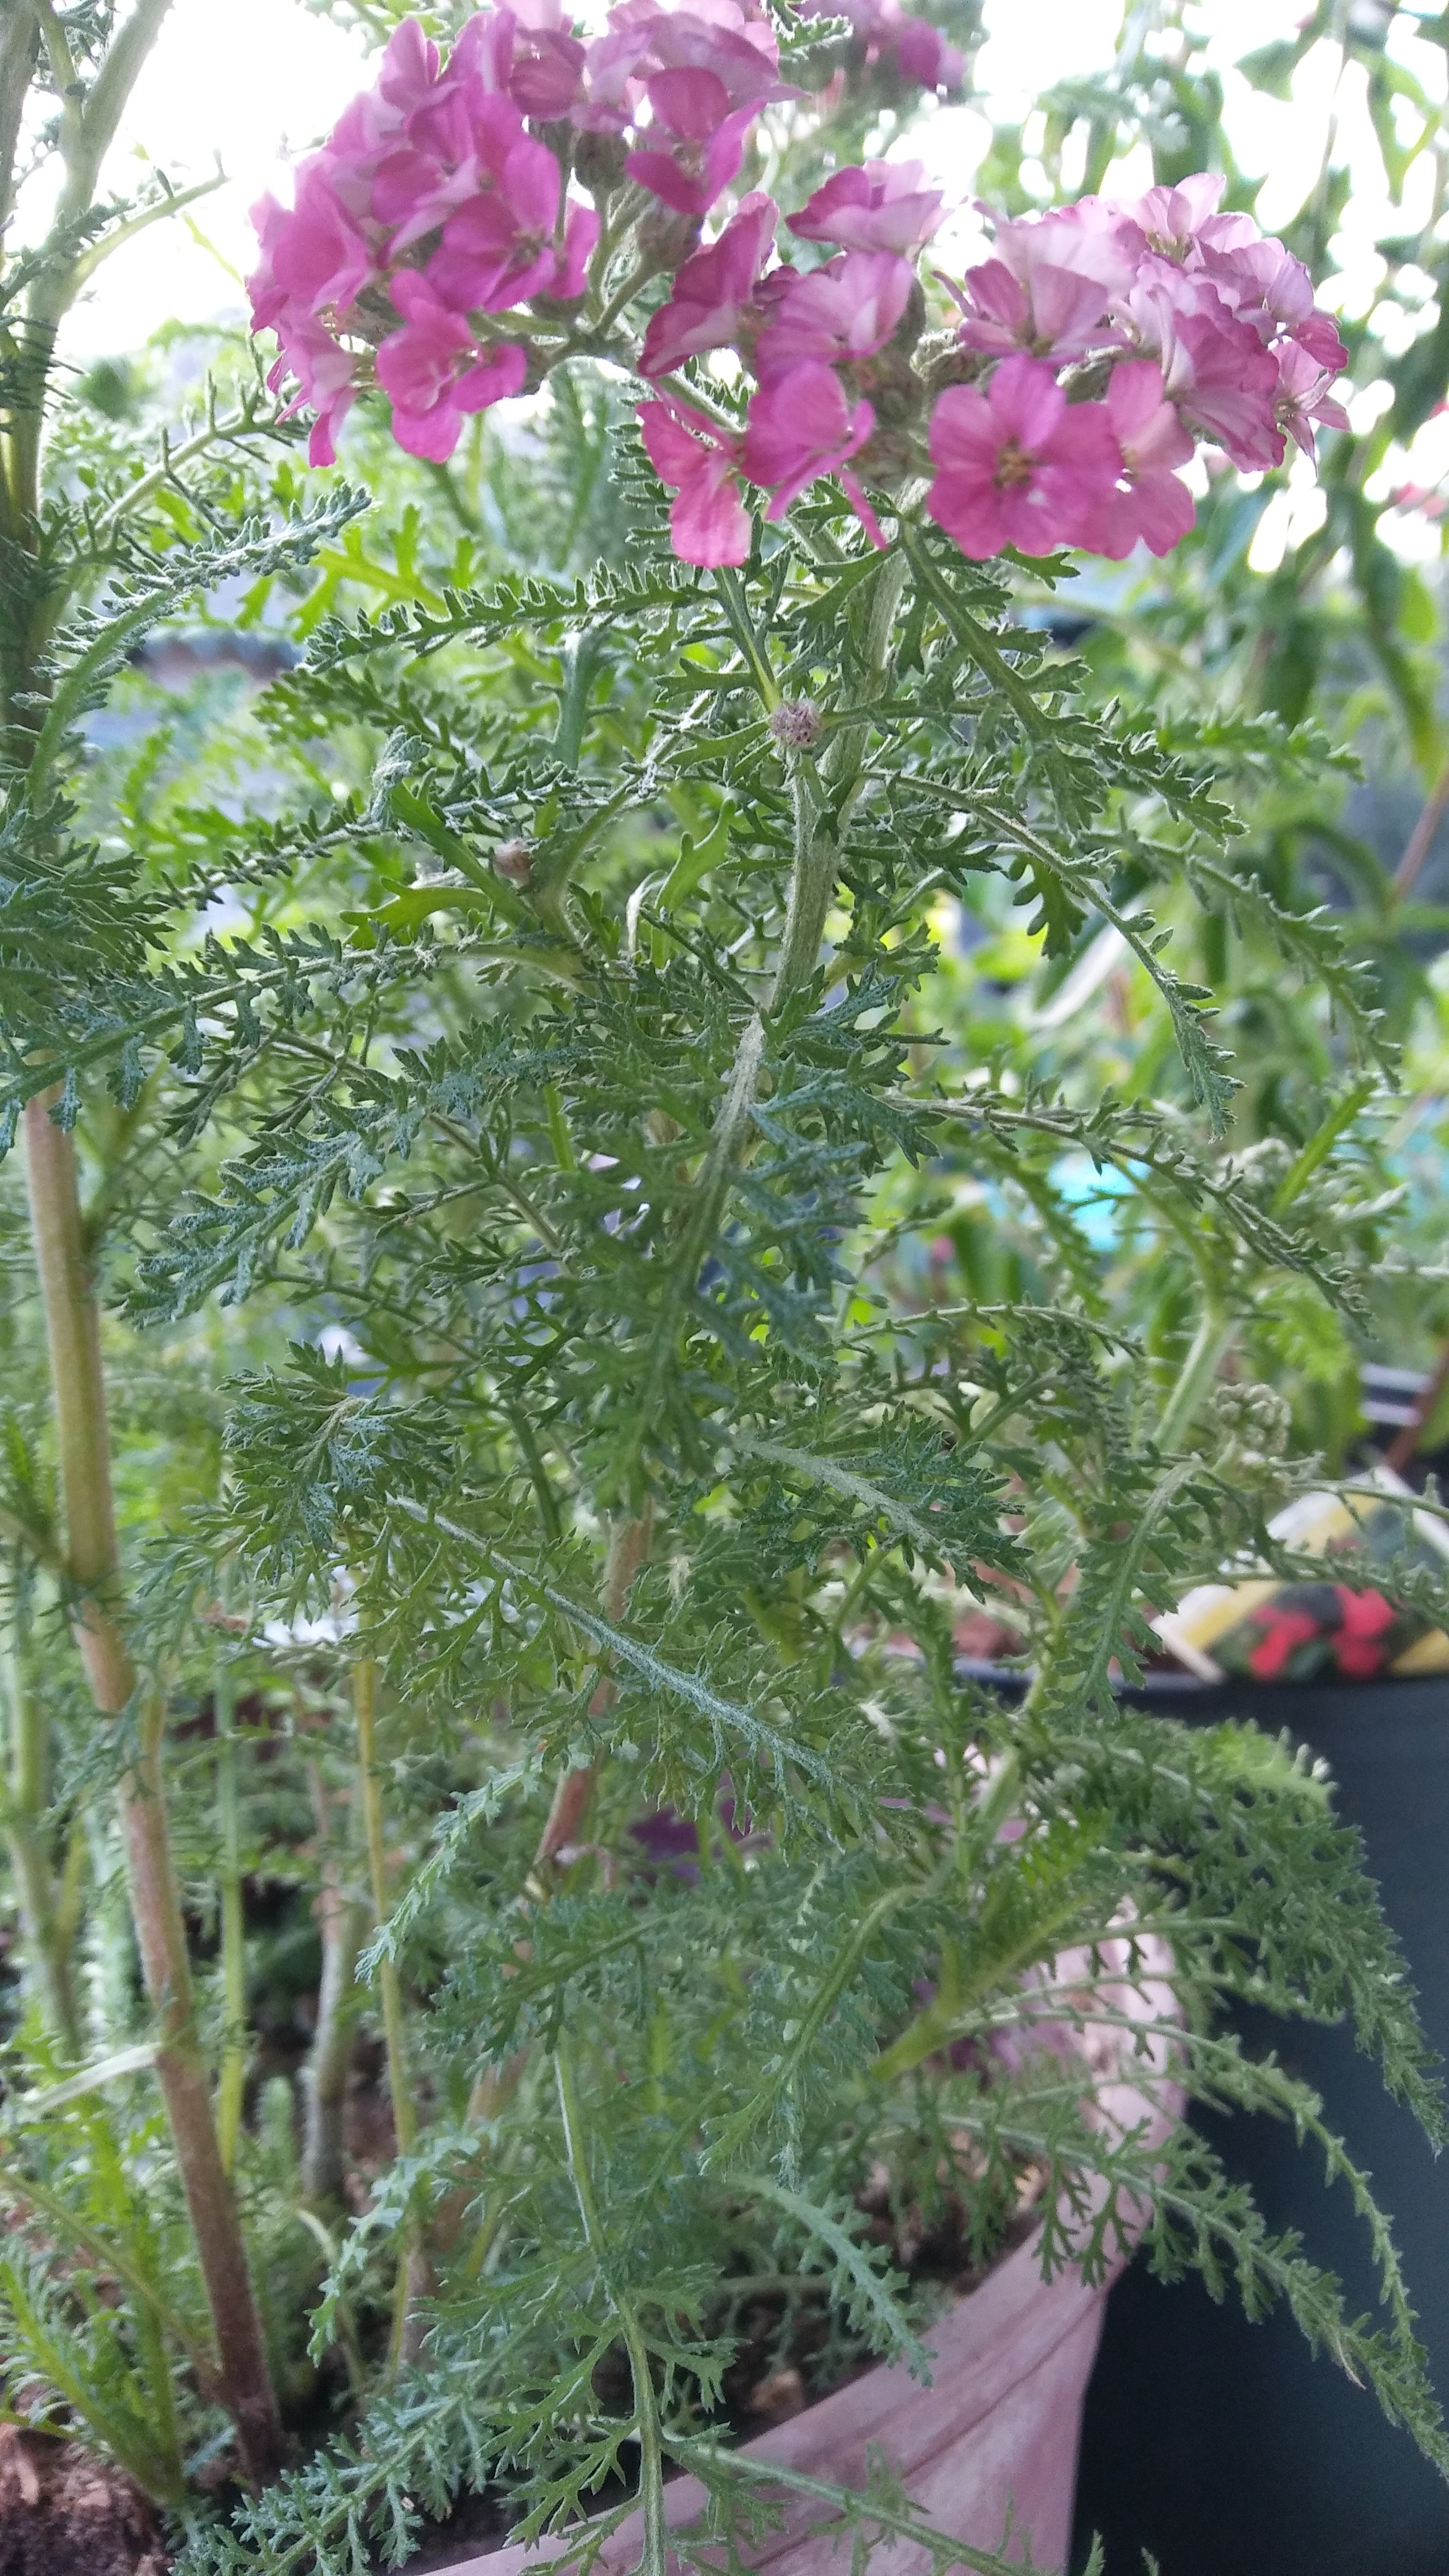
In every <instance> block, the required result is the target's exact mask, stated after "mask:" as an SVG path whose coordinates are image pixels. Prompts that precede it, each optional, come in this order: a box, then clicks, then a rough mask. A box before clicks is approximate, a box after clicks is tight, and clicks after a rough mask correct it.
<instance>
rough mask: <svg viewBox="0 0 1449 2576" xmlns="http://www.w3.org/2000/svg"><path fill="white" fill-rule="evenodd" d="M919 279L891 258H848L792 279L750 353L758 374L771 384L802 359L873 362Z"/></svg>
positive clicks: (855, 253) (880, 254)
mask: <svg viewBox="0 0 1449 2576" xmlns="http://www.w3.org/2000/svg"><path fill="white" fill-rule="evenodd" d="M915 282H916V272H915V270H914V268H913V267H912V266H911V263H910V261H909V260H908V259H897V257H896V256H895V254H894V252H893V251H888V250H848V251H845V252H843V253H842V255H841V257H840V258H839V259H831V260H827V261H826V263H825V266H824V267H823V268H816V269H812V270H811V272H810V275H809V276H808V277H795V276H793V275H792V276H791V277H790V279H789V282H788V284H787V285H786V286H785V287H784V289H783V290H782V292H781V294H780V296H779V298H778V301H776V303H775V304H774V307H773V310H772V311H771V313H770V318H769V320H768V322H767V323H766V326H765V328H764V330H763V331H762V332H761V334H760V337H759V341H758V343H757V344H756V348H755V373H756V375H757V376H758V377H759V380H760V382H761V384H762V385H768V384H773V383H774V382H775V381H776V379H777V378H778V377H780V376H782V375H784V374H785V372H786V370H787V369H788V368H791V367H797V366H799V364H800V363H801V361H802V359H805V358H823V359H825V360H827V361H828V362H829V363H830V364H832V365H848V364H850V363H852V362H856V361H859V360H861V359H864V358H870V357H874V355H875V353H876V351H877V350H878V349H883V348H884V347H885V344H886V342H887V340H889V338H890V337H891V334H892V332H893V331H894V330H895V329H896V326H897V324H898V323H899V322H900V320H901V317H902V315H903V314H904V312H905V309H906V305H907V303H908V302H909V300H910V294H911V289H912V287H913V286H914V285H915Z"/></svg>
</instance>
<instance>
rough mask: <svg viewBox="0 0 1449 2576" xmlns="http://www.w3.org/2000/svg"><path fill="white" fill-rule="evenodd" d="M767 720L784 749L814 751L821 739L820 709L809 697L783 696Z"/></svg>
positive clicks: (781, 747)
mask: <svg viewBox="0 0 1449 2576" xmlns="http://www.w3.org/2000/svg"><path fill="white" fill-rule="evenodd" d="M766 722H767V724H768V726H769V729H770V731H771V733H772V734H773V735H774V737H775V740H776V742H777V743H778V744H779V746H780V749H781V750H782V751H813V750H814V748H815V745H816V743H817V742H818V741H819V740H820V729H821V716H820V709H819V708H818V707H817V706H815V705H814V704H813V703H812V701H811V700H810V699H809V698H782V699H781V701H780V704H779V705H778V706H777V707H772V708H771V710H770V713H769V715H768V717H767V718H766Z"/></svg>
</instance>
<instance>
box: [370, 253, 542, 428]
mask: <svg viewBox="0 0 1449 2576" xmlns="http://www.w3.org/2000/svg"><path fill="white" fill-rule="evenodd" d="M392 300H393V302H394V304H395V305H396V306H397V309H398V311H399V312H400V313H401V314H402V315H403V317H404V320H403V326H402V329H401V330H400V331H394V332H392V333H391V334H390V335H389V337H388V338H387V339H386V340H384V341H383V344H382V346H381V348H380V349H379V350H378V353H377V380H378V383H379V384H380V385H381V386H382V389H383V391H384V393H386V394H387V395H389V396H390V397H391V401H392V434H393V436H394V438H395V439H396V440H397V443H398V445H399V447H402V448H405V449H406V450H407V453H408V454H409V456H424V457H427V458H429V459H430V460H431V461H432V462H433V463H434V464H441V463H444V462H446V460H447V458H448V457H450V456H451V455H452V453H453V450H454V448H455V447H456V446H457V444H458V440H459V437H460V436H461V434H462V428H463V420H464V416H465V414H466V413H468V412H477V411H486V410H487V408H488V406H489V404H490V403H496V402H503V401H506V400H507V398H508V396H509V395H510V394H516V393H520V392H521V391H522V389H523V383H524V379H525V377H526V375H527V372H528V360H527V358H526V356H525V354H524V352H523V350H522V349H519V348H515V347H512V346H509V347H504V348H495V349H490V350H488V351H487V352H486V353H485V352H483V351H481V350H480V349H479V347H478V345H477V342H476V341H475V340H474V337H473V334H472V332H471V331H470V329H469V327H468V324H467V323H466V321H465V320H464V319H463V317H462V315H461V314H459V313H455V312H453V311H452V310H451V308H450V307H449V306H448V305H446V304H445V303H444V302H443V301H442V299H441V298H440V297H439V296H438V295H436V294H435V293H434V291H433V289H432V287H431V286H430V285H429V284H428V281H427V279H426V278H425V277H422V276H420V275H419V273H418V271H417V270H416V269H414V268H405V269H402V270H401V271H400V272H399V274H398V275H397V276H396V277H395V278H394V279H393V281H392Z"/></svg>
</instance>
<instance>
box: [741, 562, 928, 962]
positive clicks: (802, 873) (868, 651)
mask: <svg viewBox="0 0 1449 2576" xmlns="http://www.w3.org/2000/svg"><path fill="white" fill-rule="evenodd" d="M905 580H906V558H905V555H904V554H903V553H901V552H897V553H895V554H893V555H891V556H889V557H888V558H887V560H886V562H884V563H883V564H882V566H881V568H880V571H879V573H878V574H877V575H876V578H875V581H874V583H873V584H872V587H871V595H870V605H869V609H868V611H867V616H866V630H865V637H864V660H865V679H864V686H863V689H862V692H861V702H862V703H863V704H864V705H865V706H866V707H869V705H870V702H871V701H872V700H873V699H876V698H879V697H880V696H882V695H883V694H884V691H885V688H886V683H887V681H888V678H889V675H890V641H891V628H892V626H893V625H894V623H895V614H896V610H897V609H898V607H899V606H900V602H901V593H902V591H903V590H904V588H905ZM869 738H870V723H869V718H868V716H867V717H866V719H865V720H864V721H862V722H861V723H859V724H847V725H843V726H842V727H841V730H840V731H839V733H837V734H836V735H834V737H833V738H832V740H831V741H830V743H829V744H828V746H827V748H826V750H825V752H824V755H823V757H822V758H821V759H820V760H819V761H817V760H816V759H815V757H814V755H813V754H812V753H810V752H797V753H796V754H795V756H794V757H793V759H792V760H791V762H790V800H791V803H792V805H793V807H794V813H795V855H794V861H793V864H792V866H791V870H790V889H789V894H788V896H787V899H786V908H785V928H784V931H783V933H782V936H781V940H780V954H779V958H778V961H777V963H776V967H775V981H774V985H773V987H772V990H771V993H770V1008H771V1010H772V1011H778V1010H780V1009H781V1008H782V1007H783V1005H784V1004H785V1003H786V1002H787V1001H788V1000H789V998H790V996H791V994H792V993H796V992H798V991H799V989H800V986H801V985H802V984H805V983H808V982H809V980H810V977H811V976H812V975H813V974H814V972H815V967H816V962H817V960H818V958H819V955H820V942H821V939H822V937H823V936H824V931H825V917H826V914H827V913H828V912H829V910H830V904H831V898H832V897H833V895H834V893H835V885H836V879H837V877H838V875H839V873H840V847H839V827H840V824H841V823H843V821H844V819H845V816H846V814H847V813H848V811H849V809H850V807H851V805H852V804H853V802H854V801H855V798H856V796H857V795H858V794H859V792H860V773H861V769H862V767H863V765H864V761H865V751H866V745H867V742H868V741H869ZM831 809H833V814H832V812H831ZM827 817H829V819H827Z"/></svg>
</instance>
